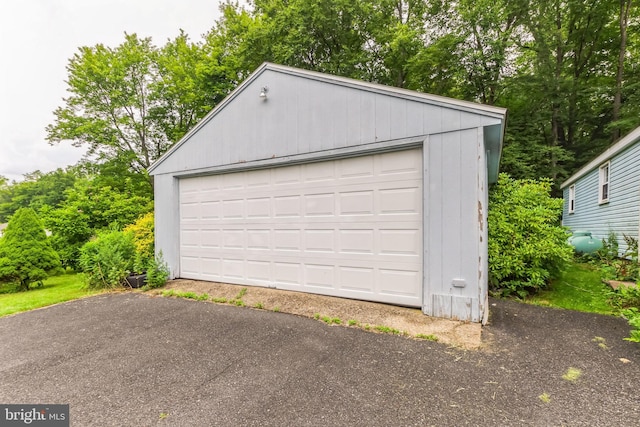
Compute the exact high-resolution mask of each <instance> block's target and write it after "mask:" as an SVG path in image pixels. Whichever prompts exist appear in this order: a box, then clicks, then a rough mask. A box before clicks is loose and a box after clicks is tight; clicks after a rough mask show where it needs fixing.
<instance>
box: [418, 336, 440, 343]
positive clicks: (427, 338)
mask: <svg viewBox="0 0 640 427" xmlns="http://www.w3.org/2000/svg"><path fill="white" fill-rule="evenodd" d="M416 338H418V339H421V340H427V341H433V342H438V340H439V339H440V338H438V337H437V336H435V335H433V334H429V335H427V334H418V335H416Z"/></svg>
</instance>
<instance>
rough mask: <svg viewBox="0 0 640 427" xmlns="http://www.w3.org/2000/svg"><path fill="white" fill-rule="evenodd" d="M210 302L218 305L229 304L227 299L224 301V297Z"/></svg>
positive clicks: (212, 299)
mask: <svg viewBox="0 0 640 427" xmlns="http://www.w3.org/2000/svg"><path fill="white" fill-rule="evenodd" d="M211 301H213V302H215V303H218V304H226V303H228V302H229V300H228V299H226V298H225V297H216V298H211Z"/></svg>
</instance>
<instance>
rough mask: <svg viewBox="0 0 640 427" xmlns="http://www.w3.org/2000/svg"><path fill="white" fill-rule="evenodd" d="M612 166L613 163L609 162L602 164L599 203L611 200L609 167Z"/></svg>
mask: <svg viewBox="0 0 640 427" xmlns="http://www.w3.org/2000/svg"><path fill="white" fill-rule="evenodd" d="M610 167H611V163H610V162H607V163H605V164H604V165H602V166H600V179H599V186H598V188H599V189H600V190H599V191H598V193H599V195H598V202H599V203H607V202H608V201H609V169H610Z"/></svg>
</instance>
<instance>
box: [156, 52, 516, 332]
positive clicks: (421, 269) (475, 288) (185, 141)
mask: <svg viewBox="0 0 640 427" xmlns="http://www.w3.org/2000/svg"><path fill="white" fill-rule="evenodd" d="M505 115H506V111H505V110H504V109H502V108H497V107H492V106H487V105H480V104H476V103H470V102H464V101H459V100H454V99H448V98H443V97H439V96H432V95H427V94H424V93H418V92H414V91H409V90H403V89H398V88H394V87H387V86H382V85H377V84H372V83H367V82H363V81H358V80H352V79H347V78H342V77H336V76H332V75H327V74H321V73H316V72H310V71H305V70H300V69H295V68H289V67H284V66H280V65H274V64H268V63H265V64H263V65H261V66H260V67H259V68H258V69H257V70H256V71H255V72H254V73H253V74H251V75H250V76H249V77H248V78H247V79H246V80H245V81H244V82H243V83H242V84H240V85H239V86H238V87H237V88H236V89H235V90H234V91H233V92H232V93H231V94H230V95H229V96H228V97H227V98H225V99H224V100H223V101H222V102H221V103H220V104H219V105H218V106H217V107H216V108H215V109H214V110H213V111H212V112H211V113H209V114H208V115H207V116H206V117H205V118H204V119H202V121H201V122H200V123H199V124H198V125H197V126H196V127H195V128H194V129H193V130H191V131H190V132H189V133H188V134H187V135H185V137H184V138H182V140H181V141H179V142H178V143H177V144H176V145H175V146H174V147H173V148H172V149H171V150H169V152H167V153H166V154H165V155H164V156H163V157H162V158H160V159H159V160H158V161H157V162H156V163H154V164H153V165H152V166H151V168H150V170H149V171H150V173H151V175H153V177H154V183H155V184H154V185H155V221H156V223H155V230H156V234H155V235H156V250H157V251H162V253H163V256H164V259H165V260H166V262H167V263H168V266H169V268H170V272H171V273H170V274H171V277H172V278H177V277H180V278H190V279H199V280H208V281H220V282H227V283H235V284H241V285H254V286H266V287H274V288H278V289H286V290H293V291H302V292H311V293H318V294H324V295H332V296H338V297H345V298H354V299H362V300H370V301H378V302H384V303H391V304H397V305H404V306H413V307H420V308H422V310H423V312H424V313H425V314H428V315H432V316H439V317H448V318H456V319H463V320H469V321H473V322H480V321H485V320H486V316H487V315H488V307H487V301H488V300H487V295H488V285H487V276H488V266H487V205H488V202H487V194H488V187H489V184H490V183H492V182H495V181H496V179H497V176H498V162H499V160H500V153H501V148H502V141H503V132H504V123H505Z"/></svg>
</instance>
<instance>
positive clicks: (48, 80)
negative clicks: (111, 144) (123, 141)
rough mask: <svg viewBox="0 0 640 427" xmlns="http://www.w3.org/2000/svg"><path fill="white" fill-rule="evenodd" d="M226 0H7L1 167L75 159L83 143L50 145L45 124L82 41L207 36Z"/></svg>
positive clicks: (0, 90)
mask: <svg viewBox="0 0 640 427" xmlns="http://www.w3.org/2000/svg"><path fill="white" fill-rule="evenodd" d="M219 3H220V0H1V1H0V175H2V176H4V177H6V178H9V179H10V180H21V179H22V176H23V175H24V174H25V173H29V172H33V171H35V170H40V171H42V172H49V171H51V170H55V169H56V168H58V167H65V166H68V165H72V164H74V163H76V162H77V161H78V160H79V159H80V157H82V154H83V152H84V151H83V150H80V149H76V148H73V147H72V146H71V144H69V143H67V142H65V143H61V144H59V145H55V146H50V145H49V144H48V143H47V142H46V140H45V136H46V133H45V130H44V129H45V127H46V126H47V125H48V124H50V123H52V122H53V119H54V116H53V111H54V110H55V109H56V107H58V106H61V105H63V101H62V98H63V97H65V96H66V94H65V90H66V84H65V83H64V81H65V80H66V77H67V72H66V68H65V67H66V65H67V63H68V60H69V58H71V56H72V55H73V54H74V53H75V52H76V51H77V49H78V48H79V47H80V46H94V45H96V44H98V43H102V44H104V45H107V46H111V47H115V46H117V45H119V44H120V43H122V42H123V41H124V33H125V32H127V33H130V34H131V33H136V34H137V35H138V36H140V37H152V39H153V42H154V44H156V45H158V46H160V45H163V44H164V43H165V42H166V41H167V39H170V38H174V37H175V36H177V35H178V34H179V30H180V29H183V30H184V31H185V32H186V33H187V34H188V35H189V36H190V38H191V40H192V41H199V40H201V38H202V37H201V36H202V34H204V33H206V32H207V31H208V30H209V29H210V28H211V27H212V26H213V24H214V22H215V20H216V19H217V18H218V17H219V10H218V5H219Z"/></svg>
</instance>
